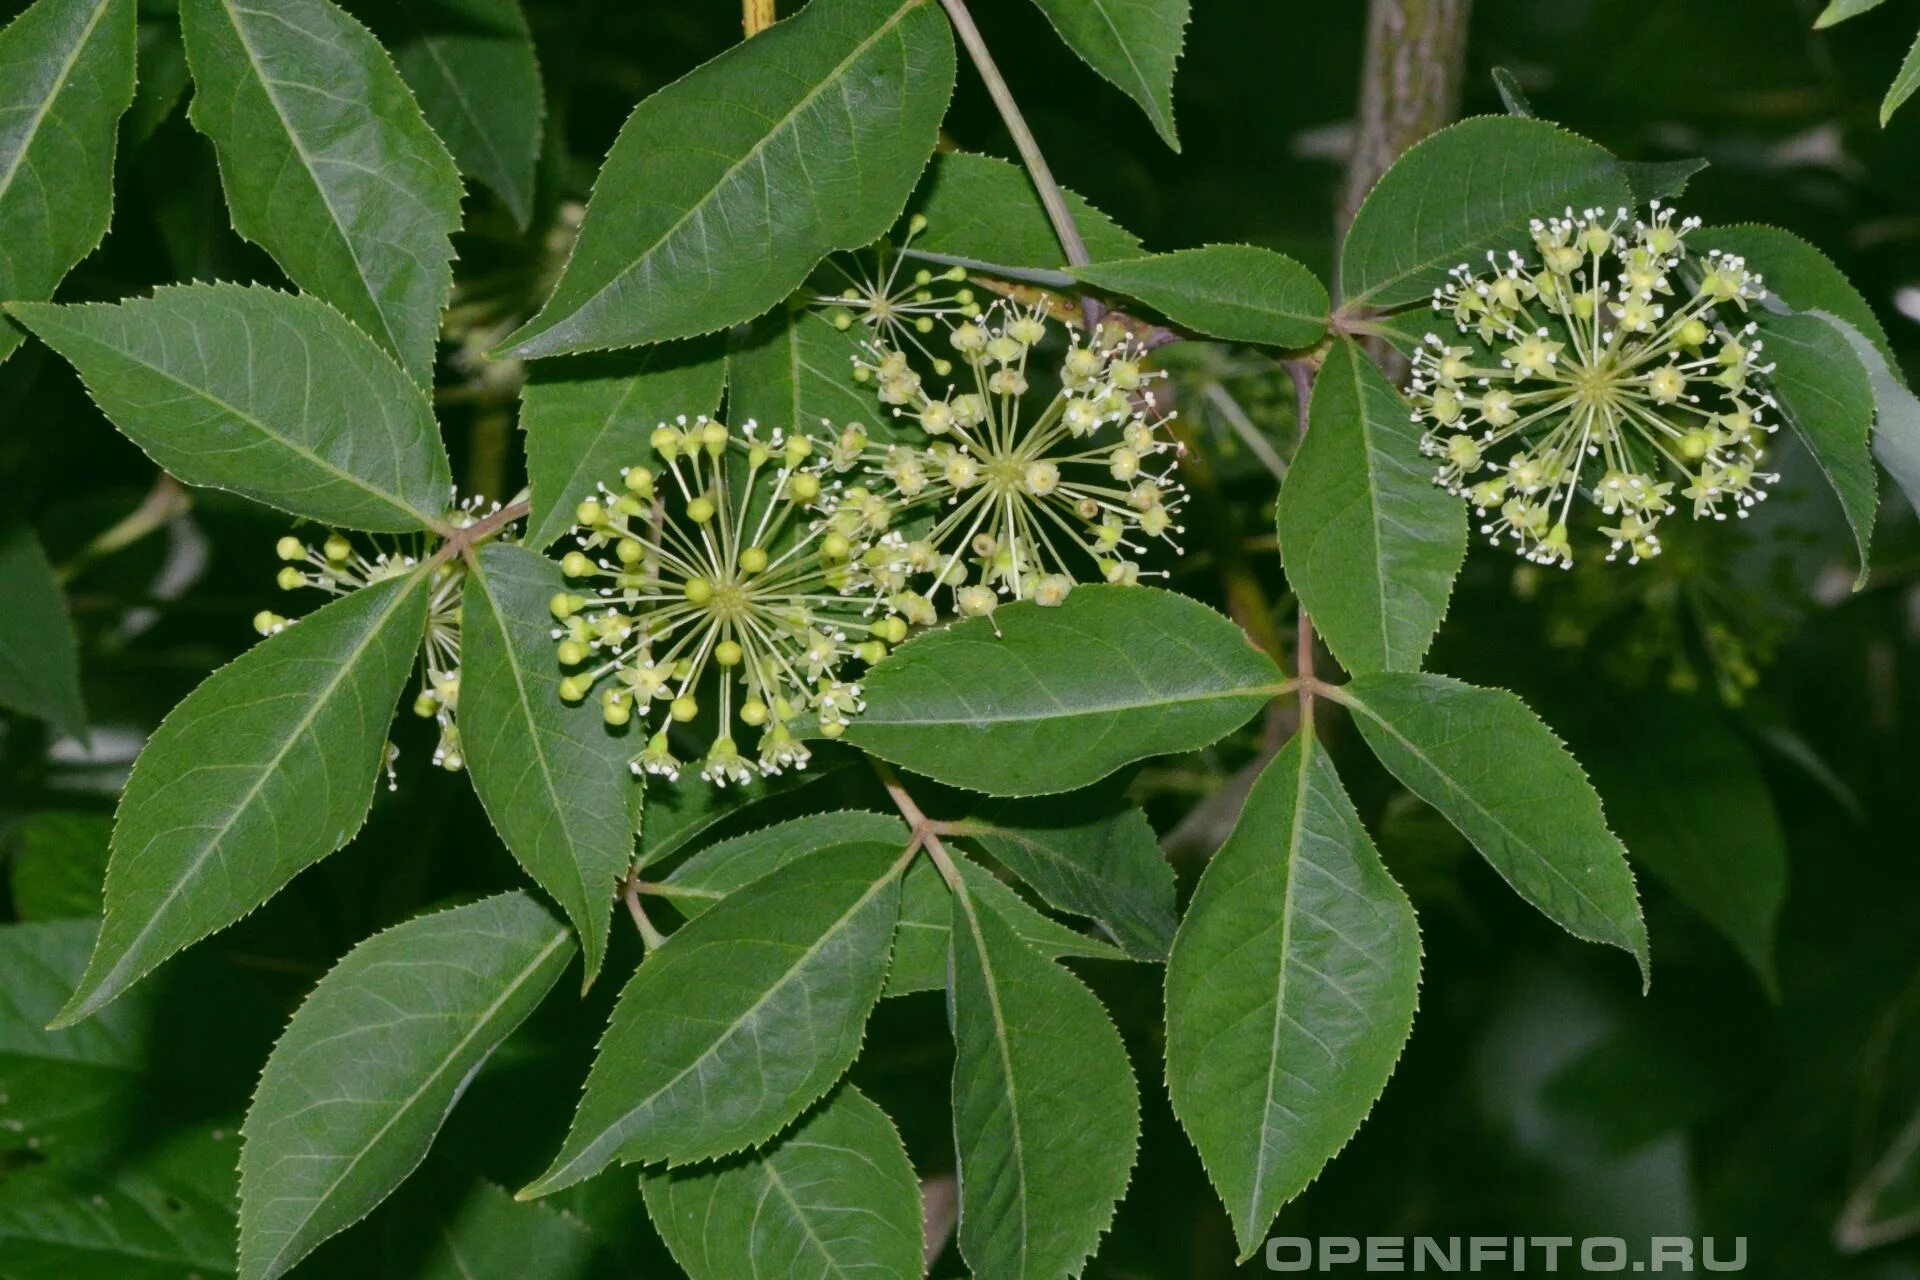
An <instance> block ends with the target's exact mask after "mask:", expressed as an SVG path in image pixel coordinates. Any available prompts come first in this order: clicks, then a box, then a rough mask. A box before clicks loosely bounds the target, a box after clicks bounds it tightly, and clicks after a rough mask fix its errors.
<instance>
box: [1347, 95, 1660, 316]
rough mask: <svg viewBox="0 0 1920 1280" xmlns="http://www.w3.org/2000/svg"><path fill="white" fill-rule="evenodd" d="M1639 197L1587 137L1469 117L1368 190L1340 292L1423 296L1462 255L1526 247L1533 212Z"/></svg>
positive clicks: (1393, 298) (1473, 257)
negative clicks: (1528, 225) (1469, 118)
mask: <svg viewBox="0 0 1920 1280" xmlns="http://www.w3.org/2000/svg"><path fill="white" fill-rule="evenodd" d="M1632 203H1633V192H1632V191H1631V190H1630V189H1629V188H1628V186H1627V181H1626V178H1625V176H1624V175H1623V174H1622V173H1621V172H1620V167H1619V165H1618V164H1616V163H1615V161H1614V158H1613V157H1612V156H1611V155H1609V154H1607V152H1606V151H1605V150H1603V149H1602V148H1600V147H1598V146H1595V145H1594V144H1593V143H1591V142H1588V141H1587V140H1586V139H1585V138H1582V137H1579V136H1578V135H1576V134H1571V133H1568V132H1567V131H1566V130H1564V129H1561V128H1559V127H1558V126H1556V125H1551V124H1547V123H1546V122H1544V121H1541V120H1522V119H1519V118H1517V117H1513V116H1480V117H1477V118H1475V119H1472V120H1466V121H1462V122H1461V123H1460V124H1456V125H1454V126H1452V127H1451V128H1447V129H1442V130H1441V131H1440V132H1439V133H1436V134H1434V135H1433V136H1432V137H1430V138H1428V139H1427V140H1426V141H1425V142H1422V143H1420V144H1419V145H1418V146H1416V147H1414V148H1413V149H1412V150H1410V151H1408V152H1407V153H1406V154H1405V155H1403V156H1401V157H1400V159H1399V160H1397V161H1396V162H1395V163H1394V165H1393V167H1392V168H1391V169H1389V170H1387V172H1386V174H1385V176H1383V177H1382V178H1381V179H1380V181H1379V183H1378V184H1377V185H1376V186H1375V187H1374V188H1373V190H1372V191H1371V192H1370V193H1369V194H1368V195H1367V199H1366V202H1365V203H1364V204H1362V205H1361V206H1360V211H1359V212H1358V213H1357V214H1355V215H1354V219H1353V225H1352V226H1351V227H1350V228H1349V229H1348V231H1347V241H1346V245H1345V247H1344V248H1343V249H1342V250H1341V253H1340V293H1341V297H1342V299H1343V301H1344V303H1345V304H1346V305H1348V306H1362V305H1364V306H1369V307H1393V306H1399V305H1401V304H1403V303H1408V302H1424V301H1426V299H1427V298H1428V296H1429V295H1430V294H1431V293H1432V292H1433V290H1434V288H1435V287H1436V286H1438V285H1440V284H1442V283H1444V282H1445V281H1446V278H1447V272H1448V271H1450V270H1451V269H1452V268H1454V267H1456V266H1459V265H1460V264H1461V263H1463V262H1466V263H1474V262H1478V261H1480V259H1481V257H1482V256H1483V255H1484V254H1485V253H1486V251H1487V250H1489V249H1505V248H1513V249H1525V248H1526V247H1527V246H1528V245H1529V244H1530V243H1531V240H1530V238H1529V237H1528V234H1527V223H1528V222H1529V221H1531V220H1532V219H1534V218H1540V217H1545V216H1547V215H1548V214H1557V213H1559V212H1560V211H1561V210H1562V209H1565V208H1566V207H1568V206H1569V205H1571V206H1572V207H1573V208H1575V209H1583V208H1586V207H1587V206H1589V205H1599V206H1601V207H1604V208H1607V209H1614V208H1625V207H1628V206H1630V205H1632Z"/></svg>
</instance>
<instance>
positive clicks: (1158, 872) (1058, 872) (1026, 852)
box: [950, 795, 1175, 960]
mask: <svg viewBox="0 0 1920 1280" xmlns="http://www.w3.org/2000/svg"><path fill="white" fill-rule="evenodd" d="M950 830H951V831H952V832H953V834H955V835H960V836H966V837H968V838H969V839H972V840H974V841H975V842H977V843H978V844H979V845H980V847H981V848H982V849H985V850H986V851H987V852H988V853H989V854H991V855H993V857H994V858H995V859H996V860H997V861H998V862H999V863H1000V864H1001V865H1002V866H1004V867H1006V868H1007V869H1008V870H1009V871H1011V872H1013V873H1014V874H1015V875H1017V876H1019V877H1020V878H1021V879H1022V880H1024V881H1025V882H1026V883H1027V885H1028V886H1029V887H1031V888H1032V889H1033V891H1034V892H1035V893H1037V894H1039V895H1040V897H1041V898H1042V899H1044V900H1045V901H1046V902H1047V903H1048V904H1049V905H1051V906H1053V907H1054V908H1056V909H1058V910H1060V911H1066V912H1070V913H1072V914H1074V915H1081V916H1087V917H1089V918H1091V919H1094V920H1097V921H1099V922H1100V925H1101V927H1102V928H1103V929H1104V930H1105V931H1106V933H1107V935H1108V936H1109V937H1111V938H1113V939H1114V941H1116V942H1118V943H1119V944H1120V946H1121V947H1122V948H1123V949H1124V950H1125V951H1126V952H1127V954H1128V955H1131V956H1133V957H1135V958H1136V959H1141V960H1164V959H1166V956H1167V948H1168V947H1169V946H1171V945H1172V943H1173V929H1174V923H1175V917H1174V905H1173V900H1174V884H1173V868H1172V867H1171V866H1169V865H1168V864H1167V860H1166V857H1165V855H1163V854H1162V853H1161V852H1160V843H1159V841H1158V840H1157V839H1155V838H1154V834H1153V828H1152V827H1151V826H1149V825H1147V818H1146V815H1145V814H1143V813H1141V812H1140V810H1138V809H1136V808H1134V807H1133V806H1131V805H1129V804H1126V803H1125V802H1124V801H1115V800H1114V799H1113V798H1111V797H1105V796H1098V795H1092V796H1075V797H1068V798H1062V799H1053V798H1047V799H1043V800H1015V801H989V802H988V803H987V804H984V805H982V806H981V807H980V808H978V809H975V810H974V811H973V812H972V813H971V814H969V815H968V816H967V818H966V819H965V820H964V821H962V822H959V823H957V824H954V825H953V826H952V827H951V828H950Z"/></svg>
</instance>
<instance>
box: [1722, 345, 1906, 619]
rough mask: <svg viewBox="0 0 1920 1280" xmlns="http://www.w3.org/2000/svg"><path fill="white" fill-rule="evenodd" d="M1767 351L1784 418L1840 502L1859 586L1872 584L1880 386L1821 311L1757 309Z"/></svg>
mask: <svg viewBox="0 0 1920 1280" xmlns="http://www.w3.org/2000/svg"><path fill="white" fill-rule="evenodd" d="M1753 323H1754V324H1756V325H1758V326H1759V334H1758V335H1757V340H1758V341H1759V342H1762V343H1764V344H1765V345H1764V347H1763V348H1762V350H1761V356H1762V358H1763V359H1764V360H1765V361H1766V365H1767V366H1770V367H1771V369H1772V372H1771V373H1769V374H1768V375H1767V378H1766V383H1767V387H1768V389H1769V390H1771V391H1772V392H1773V396H1774V399H1775V400H1776V401H1777V402H1778V405H1779V410H1780V416H1781V417H1782V418H1783V419H1785V420H1786V423H1787V425H1788V426H1789V427H1791V428H1793V432H1794V434H1795V435H1797V436H1798V437H1799V438H1800V443H1801V444H1803V445H1805V446H1806V448H1807V451H1808V452H1809V453H1810V454H1812V455H1813V460H1814V462H1815V463H1816V464H1817V465H1818V466H1819V468H1820V472H1821V474H1822V475H1824V476H1826V478H1827V483H1828V484H1830V485H1831V486H1833V492H1834V495H1835V496H1836V497H1838V498H1839V499H1840V507H1841V510H1843V511H1844V512H1845V513H1846V517H1847V527H1848V528H1850V529H1851V530H1853V541H1854V546H1855V547H1856V548H1857V549H1858V551H1859V555H1860V572H1859V574H1858V575H1857V576H1856V577H1855V579H1854V586H1855V588H1856V589H1857V588H1859V587H1861V586H1863V585H1865V583H1866V580H1867V559H1868V554H1869V551H1870V549H1871V546H1872V543H1873V520H1874V513H1875V511H1876V509H1877V508H1878V506H1879V502H1880V479H1879V477H1878V476H1876V475H1875V474H1874V471H1873V457H1872V454H1871V453H1870V452H1869V451H1868V444H1867V441H1868V437H1869V435H1870V434H1871V432H1872V430H1873V408H1874V406H1873V384H1872V382H1871V381H1870V380H1869V379H1868V377H1867V371H1866V368H1865V367H1864V366H1863V365H1862V364H1861V363H1860V358H1859V357H1858V356H1856V355H1855V354H1854V353H1853V345H1852V344H1851V343H1850V342H1848V341H1847V339H1846V338H1845V337H1844V336H1842V334H1841V333H1840V331H1839V330H1838V329H1836V328H1834V327H1833V325H1832V324H1830V323H1828V322H1827V321H1826V320H1823V319H1821V318H1820V317H1819V316H1816V315H1775V314H1773V313H1771V312H1767V311H1759V310H1756V311H1755V312H1754V314H1753Z"/></svg>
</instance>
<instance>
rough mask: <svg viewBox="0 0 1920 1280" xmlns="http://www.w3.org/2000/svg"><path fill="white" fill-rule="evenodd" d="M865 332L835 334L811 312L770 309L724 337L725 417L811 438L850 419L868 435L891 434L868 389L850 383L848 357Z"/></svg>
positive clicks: (833, 431) (854, 330)
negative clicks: (726, 341)
mask: <svg viewBox="0 0 1920 1280" xmlns="http://www.w3.org/2000/svg"><path fill="white" fill-rule="evenodd" d="M865 337H866V331H865V330H864V329H863V328H861V327H859V326H855V327H853V328H851V329H849V330H847V331H846V332H844V333H843V332H842V331H840V330H839V329H836V328H835V327H834V326H833V322H832V321H830V320H828V319H827V318H826V317H825V316H824V315H821V314H820V313H818V312H816V311H810V310H808V311H795V310H789V309H788V308H785V307H776V308H774V310H773V311H771V312H770V313H768V314H767V315H764V316H762V317H761V318H760V319H759V320H758V321H756V322H755V323H754V324H753V325H752V326H751V327H749V328H747V329H745V330H741V331H737V332H736V333H735V335H734V336H733V337H732V339H731V341H730V342H729V345H728V348H727V418H728V420H729V421H731V422H732V423H733V424H734V425H736V426H741V427H744V426H745V425H746V424H747V422H748V421H749V420H752V421H754V422H757V423H758V424H759V426H760V429H761V430H762V431H769V430H772V429H774V428H778V429H779V430H781V431H800V432H803V433H805V434H807V435H811V436H814V437H816V438H831V437H832V436H833V435H835V434H837V433H838V431H839V429H840V428H841V427H844V426H848V425H850V424H852V423H856V422H858V423H861V424H863V425H865V426H866V427H867V428H868V431H869V434H870V435H871V436H872V437H873V438H874V439H878V440H888V439H893V438H894V433H893V431H892V429H891V425H890V421H889V419H888V418H887V417H885V416H883V414H884V410H883V409H882V408H881V406H880V404H879V403H878V402H877V401H876V400H875V399H874V396H873V393H872V391H870V390H867V389H864V388H862V387H861V386H860V384H858V383H856V382H855V381H854V380H853V359H854V357H855V356H859V355H861V354H863V353H862V351H861V348H860V343H861V341H862V340H863V339H864V338H865ZM823 424H830V425H823Z"/></svg>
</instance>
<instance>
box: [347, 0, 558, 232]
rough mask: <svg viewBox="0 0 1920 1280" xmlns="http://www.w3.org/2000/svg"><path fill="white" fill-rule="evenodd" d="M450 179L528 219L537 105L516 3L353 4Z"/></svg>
mask: <svg viewBox="0 0 1920 1280" xmlns="http://www.w3.org/2000/svg"><path fill="white" fill-rule="evenodd" d="M348 7H349V8H351V9H352V10H353V11H354V12H355V13H356V14H357V15H359V16H360V17H361V18H362V20H364V21H365V22H366V23H367V25H368V26H370V27H372V28H373V30H374V32H375V33H376V34H377V35H379V36H380V38H381V39H382V40H383V41H385V43H386V47H387V49H388V50H389V51H391V52H392V54H393V62H394V65H395V66H396V67H398V68H399V70H400V75H401V78H403V79H404V80H405V81H406V82H407V86H408V87H409V88H410V89H412V90H413V93H414V97H416V98H417V99H419V102H420V111H421V113H422V114H423V115H425V116H426V118H427V123H428V124H429V125H431V126H433V130H434V132H435V133H437V134H439V135H440V138H441V140H442V141H443V142H445V143H446V144H447V150H448V151H450V152H452V153H453V159H454V162H455V163H456V164H458V165H459V166H460V172H461V173H464V174H466V175H467V176H468V177H470V178H474V179H477V180H478V181H480V182H484V183H486V184H487V186H489V187H491V188H492V189H493V190H494V191H495V192H497V193H498V194H499V196H500V199H501V201H502V202H503V203H505V205H506V206H507V209H508V211H509V212H510V213H512V214H513V217H514V221H516V222H518V223H519V224H520V225H521V226H522V227H524V226H526V225H527V223H528V222H529V221H530V220H531V219H532V217H533V189H534V182H535V179H536V178H537V177H538V171H537V164H538V161H539V158H540V138H541V126H542V125H543V124H544V123H545V119H546V101H545V98H544V96H543V95H542V93H541V90H540V63H539V60H538V59H537V58H536V57H535V56H534V50H533V33H532V32H530V31H528V30H527V18H526V15H525V14H523V13H522V12H521V11H520V3H519V0H353V2H352V3H351V4H350V5H349V6H348Z"/></svg>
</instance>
